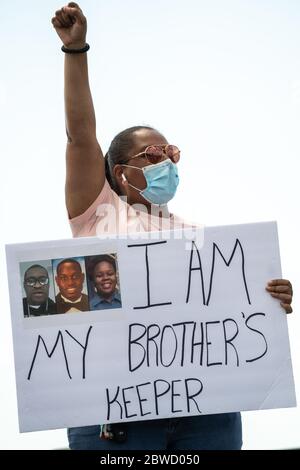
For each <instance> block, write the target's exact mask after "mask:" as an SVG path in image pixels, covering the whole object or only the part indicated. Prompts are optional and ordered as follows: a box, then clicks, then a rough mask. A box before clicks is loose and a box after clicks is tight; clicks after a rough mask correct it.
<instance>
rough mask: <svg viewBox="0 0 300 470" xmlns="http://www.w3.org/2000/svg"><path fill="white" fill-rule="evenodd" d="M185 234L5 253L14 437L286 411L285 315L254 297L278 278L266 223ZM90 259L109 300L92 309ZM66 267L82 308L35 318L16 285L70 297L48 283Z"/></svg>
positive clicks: (12, 248) (273, 240)
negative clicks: (75, 279) (111, 295)
mask: <svg viewBox="0 0 300 470" xmlns="http://www.w3.org/2000/svg"><path fill="white" fill-rule="evenodd" d="M174 233H175V232H174ZM185 234H186V237H184V238H179V239H176V237H174V236H172V237H170V233H168V232H161V233H160V234H159V236H158V235H157V238H156V239H153V234H152V238H151V239H150V238H149V234H140V235H138V236H135V239H134V240H133V239H132V238H131V239H129V238H128V239H126V238H123V239H116V238H115V239H107V238H106V239H103V240H101V239H99V238H97V237H95V238H81V239H71V240H61V241H49V242H39V243H26V244H15V245H8V246H7V266H8V278H9V289H10V302H11V314H12V327H13V340H14V354H15V369H16V382H17V395H18V409H19V425H20V430H21V431H22V432H24V431H36V430H42V429H53V428H63V427H73V426H84V425H93V424H100V423H101V424H103V423H107V422H121V421H138V420H151V419H158V418H167V417H179V416H187V415H198V414H213V413H222V412H232V411H241V410H258V409H266V408H282V407H291V406H295V404H296V401H295V390H294V382H293V374H292V366H291V357H290V350H289V340H288V330H287V319H286V314H285V312H284V310H283V309H282V308H281V307H280V305H279V302H278V301H276V300H275V299H273V298H272V297H271V296H270V295H269V294H268V293H267V291H266V290H265V286H266V284H267V282H268V281H269V280H271V279H274V278H281V268H280V256H279V246H278V237H277V227H276V223H274V222H267V223H259V224H245V225H235V226H223V227H207V228H205V229H204V239H203V232H201V233H200V231H199V232H198V233H197V237H195V236H194V235H195V234H193V235H191V233H189V231H188V230H186V231H185ZM202 239H203V240H204V243H202V242H200V241H199V240H202ZM203 240H202V241H203ZM102 254H108V255H109V256H113V257H114V259H115V262H116V263H117V270H118V293H119V300H118V301H116V302H117V303H118V305H115V308H104V307H105V306H106V307H107V305H104V304H105V302H104V303H103V304H98V307H96V308H94V307H93V308H94V309H93V310H92V309H91V305H92V301H91V297H93V296H95V295H96V293H95V285H94V286H92V285H89V282H90V281H89V276H88V270H89V267H88V266H89V264H88V263H89V260H91V259H93V258H91V257H94V256H98V255H102ZM69 258H72V259H74V258H75V260H76V261H77V263H79V264H80V267H81V271H82V272H83V273H84V274H85V276H84V277H85V279H84V282H83V283H82V286H81V288H82V295H83V297H81V299H87V298H88V301H89V304H88V305H89V306H88V308H87V307H85V308H83V307H80V308H82V309H83V310H85V311H80V308H79V310H78V309H77V308H76V303H74V306H75V308H72V309H71V310H70V311H67V313H63V314H56V313H51V314H41V315H39V316H36V315H35V314H34V308H36V307H33V308H32V309H31V311H29V310H28V309H29V304H30V298H29V294H28V292H25V288H24V279H25V278H26V276H27V277H28V274H30V275H31V276H33V282H35V285H34V286H33V289H34V288H37V289H40V291H42V288H43V286H42V284H41V283H43V277H41V272H40V271H34V270H35V269H44V271H42V274H43V272H45V271H46V273H48V277H49V283H48V287H49V291H48V296H49V298H50V299H52V300H53V301H55V297H57V296H59V295H60V294H61V293H65V292H67V293H68V292H71V294H72V293H73V292H74V289H73V288H72V286H71V287H69V290H67V291H64V290H62V287H59V286H58V284H57V282H56V280H55V278H56V277H57V272H56V270H57V266H58V263H59V261H58V260H66V259H69ZM32 266H39V267H40V268H34V267H33V268H32ZM77 266H78V265H77ZM41 267H42V268H41ZM36 272H38V274H39V277H38V278H37V279H38V280H36V279H35V277H34V276H35V275H36ZM66 279H67V278H66ZM26 282H29V283H30V282H31V283H32V277H31V278H30V280H29V281H28V279H27V278H26ZM70 282H71V281H70ZM39 286H40V287H39ZM44 287H45V286H44ZM92 287H94V289H93V288H92ZM29 288H30V287H29ZM72 289H73V290H72ZM27 290H28V289H27ZM40 291H38V292H36V293H35V297H36V298H39V296H40V297H42V293H41V292H40ZM26 295H28V299H29V301H28V302H27V303H26V302H25V301H24V300H23V299H25V298H26ZM66 295H67V294H66ZM57 298H58V297H57ZM93 298H94V297H93ZM94 300H95V299H94ZM81 301H82V300H81ZM24 302H25V304H24ZM36 303H37V302H36ZM78 305H81V304H78ZM93 305H94V304H93ZM99 305H100V307H99ZM47 306H49V303H47ZM30 312H33V314H32V315H31V314H30ZM27 313H28V315H29V316H27Z"/></svg>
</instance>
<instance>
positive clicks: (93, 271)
mask: <svg viewBox="0 0 300 470" xmlns="http://www.w3.org/2000/svg"><path fill="white" fill-rule="evenodd" d="M20 277H21V285H22V291H23V298H22V301H23V311H24V317H25V318H29V317H37V316H42V315H57V314H62V313H78V312H89V311H93V310H106V309H115V308H121V307H122V300H121V291H120V282H119V271H118V263H117V255H116V253H109V254H107V253H105V254H100V255H94V256H81V257H74V258H59V259H51V260H40V261H33V262H30V261H26V262H21V263H20Z"/></svg>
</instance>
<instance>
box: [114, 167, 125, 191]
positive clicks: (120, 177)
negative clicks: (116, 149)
mask: <svg viewBox="0 0 300 470" xmlns="http://www.w3.org/2000/svg"><path fill="white" fill-rule="evenodd" d="M113 174H114V178H115V180H116V182H117V185H118V188H119V189H120V191H121V193H122V194H127V190H128V182H127V179H126V176H125V175H124V169H123V166H122V165H118V164H117V165H115V166H114V168H113Z"/></svg>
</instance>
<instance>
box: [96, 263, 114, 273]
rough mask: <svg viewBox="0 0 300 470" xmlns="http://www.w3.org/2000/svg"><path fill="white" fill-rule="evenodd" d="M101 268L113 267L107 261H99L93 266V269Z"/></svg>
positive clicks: (98, 269) (99, 269)
mask: <svg viewBox="0 0 300 470" xmlns="http://www.w3.org/2000/svg"><path fill="white" fill-rule="evenodd" d="M103 269H112V270H113V269H114V267H113V265H112V264H111V263H109V262H108V261H100V262H99V263H97V264H96V266H95V271H101V270H103Z"/></svg>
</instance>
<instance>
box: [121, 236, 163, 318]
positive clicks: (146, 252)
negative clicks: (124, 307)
mask: <svg viewBox="0 0 300 470" xmlns="http://www.w3.org/2000/svg"><path fill="white" fill-rule="evenodd" d="M162 243H167V242H166V240H164V241H161V242H153V243H142V244H140V243H138V244H136V245H127V246H128V248H136V247H141V246H145V247H146V250H145V262H146V273H147V305H143V306H139V307H133V308H134V309H135V310H138V309H141V308H150V307H159V306H161V305H171V304H172V302H160V303H157V304H152V303H151V301H150V269H149V257H148V246H151V245H161V244H162Z"/></svg>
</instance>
